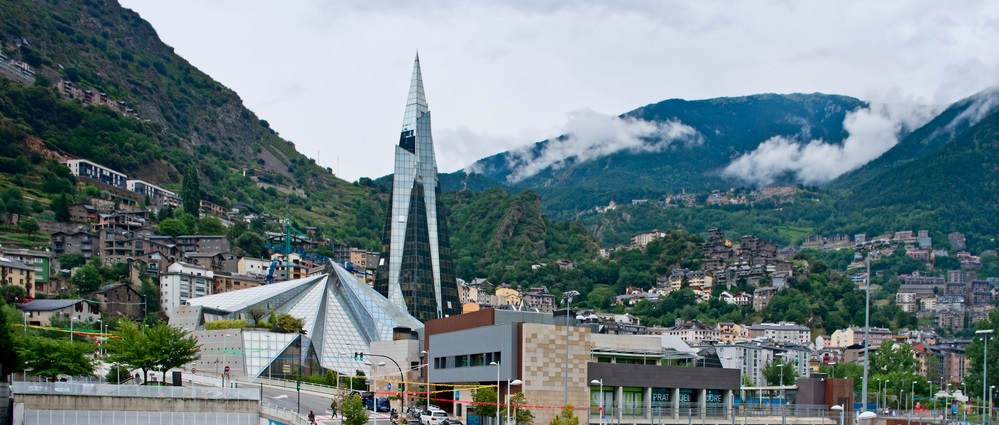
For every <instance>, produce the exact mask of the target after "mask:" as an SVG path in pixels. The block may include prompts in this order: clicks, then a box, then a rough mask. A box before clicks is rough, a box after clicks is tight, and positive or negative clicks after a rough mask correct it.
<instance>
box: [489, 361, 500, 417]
mask: <svg viewBox="0 0 999 425" xmlns="http://www.w3.org/2000/svg"><path fill="white" fill-rule="evenodd" d="M489 365H490V366H496V425H499V423H500V422H499V420H500V412H499V407H500V394H499V393H500V364H499V362H489Z"/></svg>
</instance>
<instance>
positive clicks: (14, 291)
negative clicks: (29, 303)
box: [0, 285, 28, 304]
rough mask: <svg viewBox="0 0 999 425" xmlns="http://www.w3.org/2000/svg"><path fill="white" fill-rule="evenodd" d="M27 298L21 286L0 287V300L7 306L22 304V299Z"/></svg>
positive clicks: (26, 293) (26, 292)
mask: <svg viewBox="0 0 999 425" xmlns="http://www.w3.org/2000/svg"><path fill="white" fill-rule="evenodd" d="M27 296H28V291H26V290H25V289H24V287H22V286H17V285H6V286H3V287H0V298H3V301H4V302H5V303H8V304H17V301H21V302H24V298H25V297H27Z"/></svg>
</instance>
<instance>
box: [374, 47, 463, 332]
mask: <svg viewBox="0 0 999 425" xmlns="http://www.w3.org/2000/svg"><path fill="white" fill-rule="evenodd" d="M391 193H392V206H391V208H390V210H389V213H388V215H387V217H385V227H384V228H385V232H386V234H385V235H384V237H383V238H382V241H383V243H382V249H381V257H380V259H379V261H378V265H377V268H376V271H375V282H374V288H375V290H377V291H378V292H379V293H381V294H382V295H384V296H385V297H387V298H388V299H389V300H390V301H392V302H393V303H394V304H395V305H397V306H399V307H401V308H405V309H407V311H409V313H410V314H412V315H413V316H414V317H416V318H417V319H419V320H421V321H427V320H431V319H437V318H442V317H447V316H451V315H457V314H460V313H461V304H460V303H459V302H458V282H457V280H456V276H455V273H454V264H453V261H454V259H453V258H452V252H451V240H450V235H449V233H448V231H447V220H446V217H444V206H443V205H444V204H443V201H442V198H441V188H440V178H439V177H438V174H437V161H436V159H435V157H434V143H433V136H432V134H431V130H430V107H429V106H428V105H427V98H426V95H425V93H424V91H423V75H422V73H421V71H420V58H419V57H417V58H416V61H415V63H414V65H413V76H412V79H411V81H410V89H409V97H408V99H407V101H406V113H405V114H404V116H403V122H402V133H401V135H400V138H399V144H398V145H396V147H395V172H394V173H393V178H392V190H391Z"/></svg>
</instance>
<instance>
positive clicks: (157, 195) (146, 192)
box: [125, 180, 177, 200]
mask: <svg viewBox="0 0 999 425" xmlns="http://www.w3.org/2000/svg"><path fill="white" fill-rule="evenodd" d="M125 186H126V188H127V189H128V190H131V191H132V192H135V193H138V194H140V195H142V196H145V197H148V198H149V199H151V200H155V199H162V198H177V194H176V193H174V192H171V191H169V190H166V189H164V188H162V187H159V186H156V185H154V184H152V183H148V182H145V181H142V180H128V181H127V182H125Z"/></svg>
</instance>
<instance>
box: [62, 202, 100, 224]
mask: <svg viewBox="0 0 999 425" xmlns="http://www.w3.org/2000/svg"><path fill="white" fill-rule="evenodd" d="M97 214H98V212H97V207H95V206H93V205H87V204H73V205H70V206H69V220H70V221H72V222H74V223H95V222H97Z"/></svg>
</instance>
